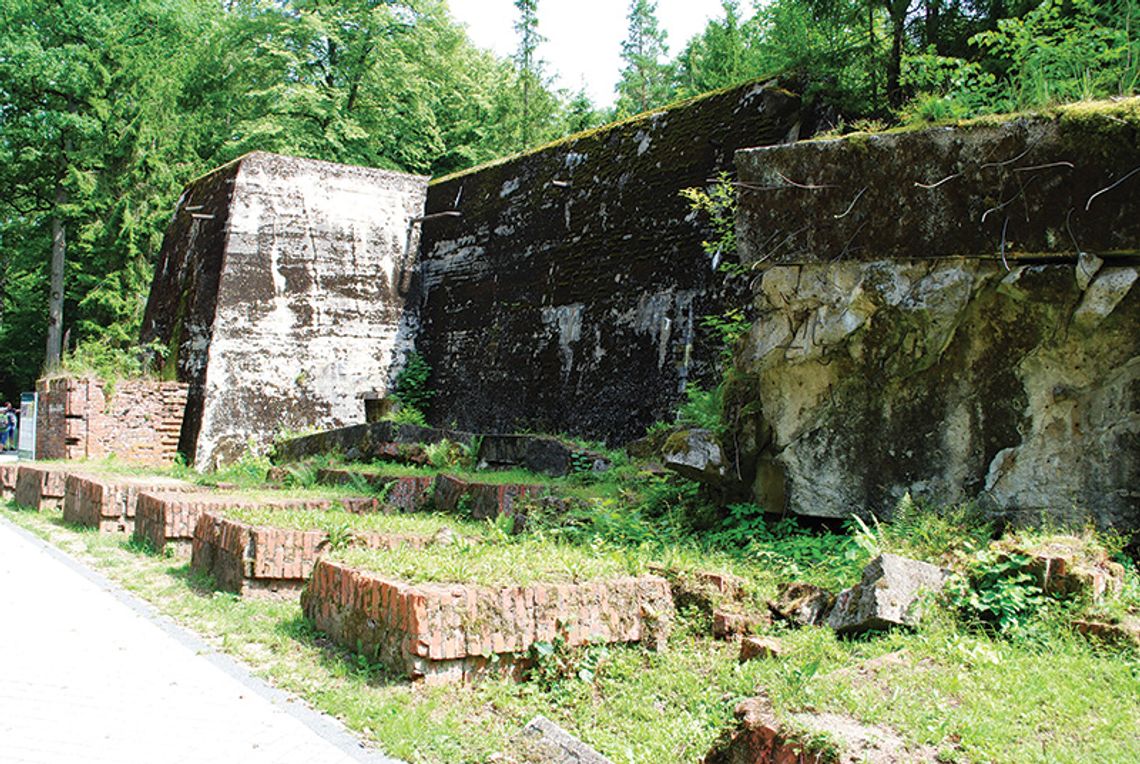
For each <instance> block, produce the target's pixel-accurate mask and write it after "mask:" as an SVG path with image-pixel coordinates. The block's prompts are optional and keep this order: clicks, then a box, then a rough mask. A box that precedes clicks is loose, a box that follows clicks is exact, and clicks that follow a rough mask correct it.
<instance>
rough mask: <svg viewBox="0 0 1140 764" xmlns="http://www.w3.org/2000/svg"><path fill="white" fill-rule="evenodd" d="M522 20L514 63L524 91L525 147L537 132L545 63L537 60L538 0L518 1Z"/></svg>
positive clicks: (523, 140) (523, 130) (523, 123)
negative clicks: (537, 102)
mask: <svg viewBox="0 0 1140 764" xmlns="http://www.w3.org/2000/svg"><path fill="white" fill-rule="evenodd" d="M515 8H517V9H518V12H519V18H518V21H516V22H515V31H516V32H517V33H518V35H519V48H518V52H517V53H516V54H515V64H516V65H517V66H518V68H519V85H520V88H521V91H522V130H521V137H522V145H521V147H520V148H522V149H526V148H527V147H528V146H530V145H531V137H532V135H533V133H534V108H533V106H534V103H533V102H534V97H535V91H536V90H538V89H539V88H541V87H542V61H541V60H540V59H539V58H538V54H537V51H538V46H539V45H540V44H542V42H543V37H542V35H541V34H539V31H538V0H515Z"/></svg>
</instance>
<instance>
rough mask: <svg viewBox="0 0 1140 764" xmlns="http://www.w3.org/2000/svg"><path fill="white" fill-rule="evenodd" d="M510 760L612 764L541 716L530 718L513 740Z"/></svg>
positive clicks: (541, 763) (545, 763)
mask: <svg viewBox="0 0 1140 764" xmlns="http://www.w3.org/2000/svg"><path fill="white" fill-rule="evenodd" d="M511 753H512V755H513V757H514V760H515V761H520V762H526V763H527V764H612V762H610V760H609V759H607V758H606V757H605V756H603V755H601V754H600V753H598V752H597V751H595V750H594V749H593V748H591V747H590V746H588V745H586V744H585V743H583V742H582V741H581V740H579V739H578V738H576V737H574V736H573V735H571V734H570V733H569V732H567V731H566V730H564V729H562V728H561V727H559V726H558V725H557V724H555V723H554V722H552V721H550V720H549V719H547V718H546V717H545V716H542V715H539V716H536V717H534V718H533V719H531V720H530V722H528V723H527V725H526V726H525V727H523V729H522V731H521V732H520V733H519V735H518V737H517V738H516V739H515V740H514V741H513V746H512V751H511Z"/></svg>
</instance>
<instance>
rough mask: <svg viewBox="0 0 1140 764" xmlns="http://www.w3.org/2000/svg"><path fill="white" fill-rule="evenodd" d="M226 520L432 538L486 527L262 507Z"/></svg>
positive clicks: (417, 517)
mask: <svg viewBox="0 0 1140 764" xmlns="http://www.w3.org/2000/svg"><path fill="white" fill-rule="evenodd" d="M224 514H225V516H226V517H228V518H231V519H233V520H237V521H238V522H241V523H245V524H247V525H256V526H269V527H272V528H282V529H285V530H296V531H310V530H313V531H333V530H343V529H346V528H347V529H348V530H353V531H360V532H375V533H406V534H415V535H422V536H431V535H433V534H435V533H436V532H438V531H439V530H441V529H443V528H450V529H451V530H453V531H455V532H456V533H459V534H461V535H463V536H471V537H477V536H481V535H482V534H483V533H484V531H485V527H484V525H483V524H481V523H473V522H467V521H464V520H461V519H459V518H456V517H455V516H453V515H438V514H414V515H411V514H381V513H370V514H353V513H351V512H344V511H338V510H328V511H324V510H316V509H302V510H294V509H287V510H283V509H266V508H264V507H241V508H238V509H228V510H226V511H225V513H224Z"/></svg>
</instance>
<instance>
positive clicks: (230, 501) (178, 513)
mask: <svg viewBox="0 0 1140 764" xmlns="http://www.w3.org/2000/svg"><path fill="white" fill-rule="evenodd" d="M334 506H340V507H343V508H344V509H345V510H347V511H350V512H363V511H375V509H376V507H377V504H376V500H375V499H373V498H371V497H350V498H347V499H291V498H286V497H281V498H270V499H266V498H252V497H249V496H233V495H226V494H216V493H205V492H198V493H170V492H164V491H148V492H145V493H143V494H141V495H140V496H139V501H138V515H137V517H136V518H135V537H136V538H138V539H139V540H145V541H147V542H149V543H150V545H151V546H152V547H153V548H154V549H155V550H158V551H161V550H163V549H165V548H166V546H167V544H172V545H173V546H174V548H175V549H176V550H177V551H183V552H190V551H191V540H192V539H193V538H194V530H195V528H196V527H197V525H198V518H199V517H201V516H202V515H203V514H204V513H206V512H214V513H215V514H217V513H224V511H225V510H227V509H242V508H252V507H261V508H264V509H271V510H273V509H298V510H322V511H323V510H328V509H332V508H333V507H334Z"/></svg>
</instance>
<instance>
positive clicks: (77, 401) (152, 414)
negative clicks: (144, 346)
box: [36, 376, 187, 466]
mask: <svg viewBox="0 0 1140 764" xmlns="http://www.w3.org/2000/svg"><path fill="white" fill-rule="evenodd" d="M36 391H37V393H38V395H39V407H38V409H37V415H36V458H37V459H101V458H104V457H107V456H112V455H114V456H115V457H116V458H117V459H120V460H122V461H125V462H131V463H135V464H145V465H150V466H163V465H168V464H171V463H173V461H174V457H175V454H176V453H177V451H178V434H179V432H180V431H181V428H182V416H183V412H184V411H185V409H186V391H187V386H186V385H184V384H182V383H179V382H160V381H157V380H144V379H137V380H123V381H120V382H117V383H116V384H115V385H114V387H113V388H112V389H111V391H110V394H108V390H107V385H106V384H105V383H104V382H102V381H101V380H98V379H95V378H91V377H69V376H66V377H50V378H47V379H41V380H39V381H38V382H37V383H36Z"/></svg>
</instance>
